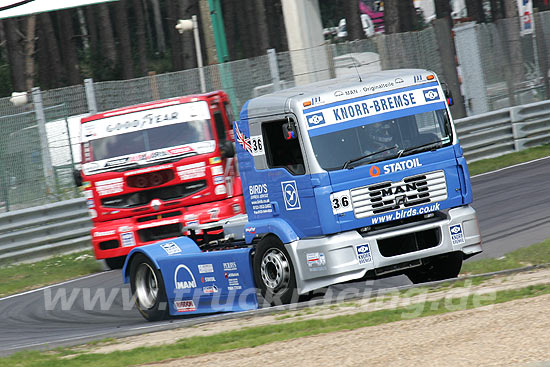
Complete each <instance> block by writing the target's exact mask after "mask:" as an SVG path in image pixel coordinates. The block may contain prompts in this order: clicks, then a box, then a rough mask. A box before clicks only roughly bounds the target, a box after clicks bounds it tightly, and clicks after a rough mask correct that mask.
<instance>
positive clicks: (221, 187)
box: [214, 185, 227, 195]
mask: <svg viewBox="0 0 550 367" xmlns="http://www.w3.org/2000/svg"><path fill="white" fill-rule="evenodd" d="M214 193H215V194H216V195H224V194H226V193H227V189H226V187H225V185H218V186H216V188H215V189H214Z"/></svg>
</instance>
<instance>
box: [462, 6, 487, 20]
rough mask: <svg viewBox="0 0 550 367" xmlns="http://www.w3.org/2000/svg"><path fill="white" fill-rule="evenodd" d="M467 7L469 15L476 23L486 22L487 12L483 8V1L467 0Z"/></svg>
mask: <svg viewBox="0 0 550 367" xmlns="http://www.w3.org/2000/svg"><path fill="white" fill-rule="evenodd" d="M466 9H467V11H468V17H469V18H471V19H472V20H473V21H474V22H476V23H484V22H485V12H484V10H483V1H479V0H466Z"/></svg>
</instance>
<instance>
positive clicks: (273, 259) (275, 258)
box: [260, 249, 290, 293]
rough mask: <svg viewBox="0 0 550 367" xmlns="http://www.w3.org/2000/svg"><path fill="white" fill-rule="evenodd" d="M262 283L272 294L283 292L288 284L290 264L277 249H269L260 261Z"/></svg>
mask: <svg viewBox="0 0 550 367" xmlns="http://www.w3.org/2000/svg"><path fill="white" fill-rule="evenodd" d="M260 270H261V276H262V281H263V283H264V284H265V285H266V287H267V289H268V290H270V291H271V292H272V293H275V292H277V291H281V290H285V289H287V288H288V285H289V283H290V262H289V261H288V259H287V257H286V255H285V254H284V253H283V252H282V251H281V250H279V249H269V250H268V251H267V252H266V253H265V254H264V257H263V259H262V265H261V268H260Z"/></svg>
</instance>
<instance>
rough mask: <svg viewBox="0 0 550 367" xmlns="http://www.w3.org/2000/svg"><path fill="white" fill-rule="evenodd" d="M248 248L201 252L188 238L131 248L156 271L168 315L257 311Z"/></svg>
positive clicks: (125, 272) (130, 256)
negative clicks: (164, 296) (166, 301)
mask: <svg viewBox="0 0 550 367" xmlns="http://www.w3.org/2000/svg"><path fill="white" fill-rule="evenodd" d="M250 251H251V250H250V249H249V248H242V249H233V250H221V251H211V252H201V251H200V249H199V247H198V246H197V245H196V244H195V242H193V241H192V240H191V239H190V238H188V237H178V238H175V239H172V240H167V241H161V242H157V243H154V244H151V245H147V246H141V247H136V248H134V249H133V250H132V251H131V252H130V254H129V255H128V259H127V262H126V264H125V265H124V269H123V274H124V275H125V281H126V282H127V281H128V280H129V279H128V277H129V274H128V273H127V271H126V269H127V267H128V266H129V265H128V264H129V261H131V258H132V255H133V254H135V253H143V254H144V255H146V256H147V257H149V258H150V259H151V260H152V261H153V263H154V264H155V265H156V267H157V269H159V270H160V272H161V274H162V277H163V279H164V286H165V290H166V296H167V299H168V307H169V310H170V315H172V316H180V315H188V314H204V313H216V312H236V311H248V310H255V309H257V308H258V300H257V297H256V285H255V283H254V276H253V272H252V263H251V255H250Z"/></svg>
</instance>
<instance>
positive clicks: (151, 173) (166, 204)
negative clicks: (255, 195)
mask: <svg viewBox="0 0 550 367" xmlns="http://www.w3.org/2000/svg"><path fill="white" fill-rule="evenodd" d="M232 121H233V118H232V114H231V107H230V103H229V98H228V96H227V94H226V93H224V92H222V91H216V92H211V93H206V94H201V95H192V96H185V97H178V98H172V99H167V100H161V101H155V102H150V103H144V104H140V105H135V106H130V107H124V108H119V109H115V110H111V111H107V112H102V113H99V114H96V115H92V116H88V117H84V118H83V119H82V121H81V122H82V125H81V146H82V167H81V171H80V172H79V175H77V176H80V177H77V185H81V186H82V188H83V191H84V195H85V197H86V199H87V204H88V208H89V211H90V215H91V217H92V221H93V225H94V227H93V229H92V231H91V235H92V245H93V248H94V252H95V256H96V258H97V259H105V261H106V263H107V265H108V266H109V267H110V268H111V269H116V268H120V267H122V265H123V264H124V259H125V257H126V255H127V254H128V253H129V252H130V250H131V249H132V248H134V247H136V246H142V245H145V244H149V243H153V242H156V241H159V240H162V239H169V238H174V237H178V236H181V235H182V234H184V233H182V228H184V227H186V226H189V225H194V224H197V225H198V224H204V223H210V222H215V221H219V220H223V219H225V218H229V217H232V216H234V215H236V214H240V213H244V210H245V206H244V201H243V195H242V188H241V182H240V177H239V176H238V172H237V167H236V162H235V160H234V159H233V157H234V155H235V149H234V138H233V131H232ZM218 235H223V233H222V229H221V227H220V228H219V229H217V228H214V229H213V230H211V231H209V232H199V233H194V236H197V240H198V241H199V242H200V241H204V240H207V241H210V240H212V239H215V238H216V236H218Z"/></svg>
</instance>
